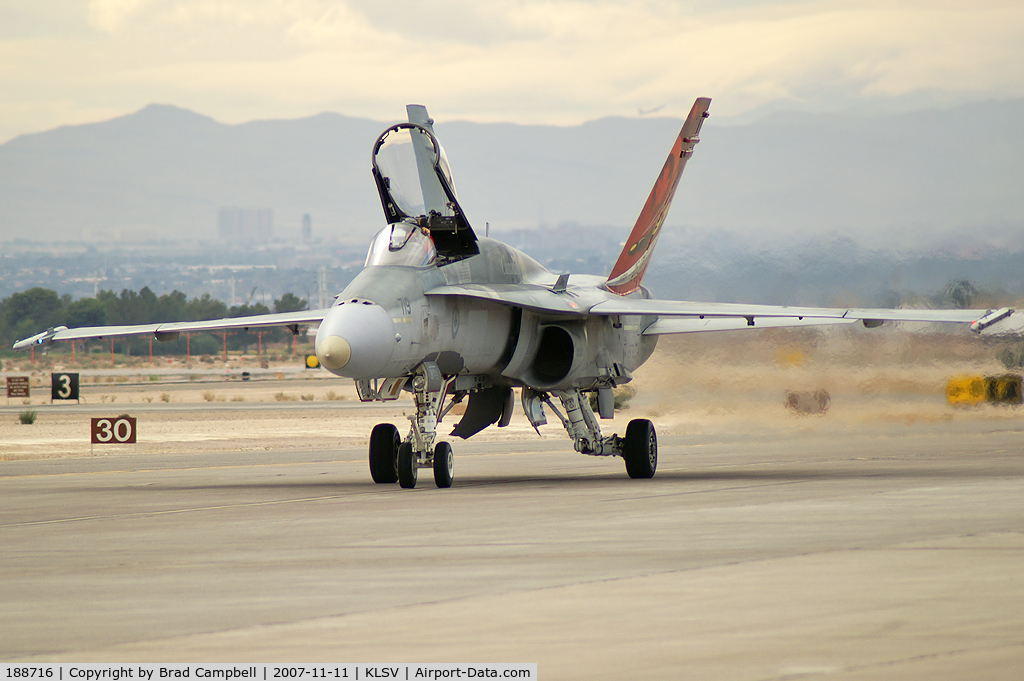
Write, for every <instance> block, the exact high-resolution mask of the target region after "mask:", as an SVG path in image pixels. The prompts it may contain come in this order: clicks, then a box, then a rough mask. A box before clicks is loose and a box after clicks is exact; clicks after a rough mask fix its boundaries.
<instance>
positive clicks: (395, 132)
mask: <svg viewBox="0 0 1024 681" xmlns="http://www.w3.org/2000/svg"><path fill="white" fill-rule="evenodd" d="M374 164H375V165H376V166H377V170H378V171H379V172H380V174H381V176H382V177H383V178H384V179H385V181H386V182H387V187H388V191H389V192H390V193H391V197H392V198H393V199H394V201H395V203H396V204H397V205H398V208H399V210H401V211H402V212H403V213H404V214H405V215H407V216H409V217H420V216H425V215H427V214H428V213H430V212H431V211H433V212H436V213H437V214H438V215H444V216H452V215H454V214H455V213H454V211H453V210H452V207H451V206H450V205H449V203H448V197H447V195H446V194H445V191H444V188H443V187H442V186H441V181H440V179H439V178H438V176H437V173H436V171H435V170H434V167H435V165H437V166H438V167H440V168H441V172H442V173H444V175H445V179H446V180H447V181H448V183H449V186H452V185H451V174H450V171H449V170H448V159H447V158H446V157H445V154H444V151H443V150H441V149H440V146H439V145H438V146H437V147H436V151H435V145H434V140H433V139H432V138H431V137H430V136H429V134H428V133H427V132H426V131H425V130H423V129H421V128H418V127H402V128H398V129H391V130H389V131H388V132H387V133H385V135H384V137H383V141H382V142H381V144H380V146H379V147H378V148H377V151H376V153H375V155H374ZM452 191H453V192H454V188H453V190H452Z"/></svg>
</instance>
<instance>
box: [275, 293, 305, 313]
mask: <svg viewBox="0 0 1024 681" xmlns="http://www.w3.org/2000/svg"><path fill="white" fill-rule="evenodd" d="M306 306H307V303H306V301H305V299H302V298H299V297H298V296H297V295H295V294H294V293H285V294H284V295H283V296H281V298H280V299H278V300H275V301H274V312H296V311H298V310H305V309H306Z"/></svg>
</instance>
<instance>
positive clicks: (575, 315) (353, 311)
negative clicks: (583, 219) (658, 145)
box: [14, 98, 1013, 487]
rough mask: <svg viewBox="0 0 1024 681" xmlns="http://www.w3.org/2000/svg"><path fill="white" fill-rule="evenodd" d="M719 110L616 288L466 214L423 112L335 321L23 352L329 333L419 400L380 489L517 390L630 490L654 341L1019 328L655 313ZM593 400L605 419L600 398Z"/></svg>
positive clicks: (436, 453) (365, 374) (333, 346)
mask: <svg viewBox="0 0 1024 681" xmlns="http://www.w3.org/2000/svg"><path fill="white" fill-rule="evenodd" d="M710 103H711V100H710V99H707V98H700V99H698V100H697V101H696V102H695V103H694V105H693V108H692V109H691V110H690V113H689V115H688V116H687V118H686V121H685V122H684V123H683V127H682V130H680V132H679V136H678V137H677V138H676V140H675V143H674V144H673V146H672V151H671V152H670V153H669V155H668V159H667V160H666V161H665V165H664V167H662V169H661V174H660V175H659V176H658V178H657V181H656V182H655V184H654V188H653V189H652V190H651V193H650V196H649V197H648V198H647V202H646V204H645V205H644V207H643V210H641V212H640V216H639V218H638V219H637V221H636V225H635V226H634V227H633V231H632V232H631V233H630V235H629V238H628V240H627V241H626V243H625V246H624V248H623V249H622V253H621V254H620V255H619V258H618V260H617V261H616V262H615V265H614V267H612V270H611V273H610V274H609V275H608V276H607V277H597V276H591V275H577V274H573V275H569V274H555V273H552V272H549V271H548V270H546V269H545V268H544V267H542V266H541V265H540V264H539V263H537V262H536V261H535V260H533V259H532V258H530V257H529V256H527V255H525V254H523V253H521V252H520V251H518V250H516V249H514V248H511V247H510V246H507V245H505V244H503V243H501V242H499V241H495V240H493V239H489V238H481V237H480V236H478V235H477V234H476V232H474V230H473V228H472V227H471V226H470V224H469V221H468V219H467V218H466V215H465V214H464V213H463V211H462V208H461V206H460V205H459V200H458V196H457V194H456V192H455V184H454V182H453V181H452V176H451V172H450V169H449V166H448V159H447V157H446V156H445V153H444V151H443V150H442V148H441V145H440V144H439V143H438V141H437V138H436V137H435V136H434V132H433V127H432V123H433V122H432V121H431V120H430V118H428V116H427V111H426V109H425V108H424V107H422V106H415V105H410V106H409V107H408V108H407V112H408V119H409V122H407V123H400V124H397V125H393V126H391V127H389V128H388V129H387V130H385V131H384V132H383V133H382V134H381V135H380V137H379V138H378V139H377V141H376V142H375V143H374V145H373V156H372V172H373V177H374V180H375V181H376V183H377V189H378V191H379V192H380V198H381V202H382V203H383V207H384V215H385V217H386V218H387V223H388V224H387V227H385V228H384V229H382V230H381V231H380V232H379V233H378V234H377V236H376V237H374V239H373V241H372V243H371V244H370V249H369V252H368V254H367V256H366V266H365V268H364V269H363V270H362V272H360V273H359V275H358V276H356V278H355V279H354V280H353V281H352V283H351V284H349V285H348V287H346V288H345V290H344V291H342V293H341V294H340V295H339V296H338V297H337V298H336V299H335V301H334V304H333V305H332V306H331V307H330V308H328V309H324V310H308V311H300V312H288V313H283V314H267V315H259V316H252V317H240V318H234V319H219V320H213V321H201V322H184V323H163V324H146V325H138V326H115V327H92V328H79V329H68V328H66V327H58V328H52V329H48V330H47V331H44V332H43V333H40V334H38V335H36V336H33V337H31V338H27V339H25V340H23V341H19V342H18V343H16V344H15V346H14V347H15V348H18V349H24V348H28V347H30V346H32V345H33V344H42V343H53V342H56V341H63V340H77V339H84V338H102V337H112V336H124V335H131V334H153V335H154V336H155V337H156V338H157V340H170V339H174V338H176V337H177V336H178V335H179V334H180V333H181V332H191V331H209V330H219V329H239V328H241V329H250V328H256V327H267V326H287V327H289V328H291V330H292V332H293V333H298V325H300V324H315V323H318V324H319V330H318V331H317V334H316V354H317V356H318V357H319V359H320V363H321V365H322V366H323V367H324V368H325V369H327V370H328V371H330V372H331V373H334V374H336V375H338V376H343V377H347V378H351V379H354V380H355V384H356V389H357V391H358V393H359V397H360V399H361V400H364V401H374V400H382V401H387V400H394V399H397V398H398V397H399V396H400V395H402V394H403V392H406V393H411V396H412V398H413V402H414V404H415V412H416V413H415V415H412V416H410V417H409V420H410V421H411V427H410V428H409V430H408V432H407V434H406V435H405V437H402V436H401V434H400V432H399V430H398V428H396V427H395V426H394V425H392V424H390V423H382V424H379V425H377V426H376V427H374V428H373V431H372V432H371V434H370V441H369V461H370V475H371V476H372V478H373V480H374V481H375V482H378V483H393V482H395V481H397V482H399V483H400V484H401V486H402V487H414V486H415V485H416V478H417V472H418V470H419V469H421V468H430V469H433V473H434V480H435V482H436V484H437V486H438V487H449V486H450V485H451V484H452V466H453V458H452V447H451V445H450V444H449V443H448V442H446V441H444V440H438V426H439V425H440V423H441V421H442V419H443V418H444V416H445V415H446V414H447V413H448V412H449V410H451V408H452V406H453V405H454V404H456V403H458V402H461V401H462V400H463V399H467V398H468V405H467V406H466V410H465V413H464V415H463V416H462V418H461V419H460V420H459V422H458V423H457V424H456V425H455V427H454V429H453V430H452V431H451V433H450V435H451V436H454V437H460V438H469V437H472V436H473V435H475V434H476V433H479V432H480V431H481V430H483V429H484V428H487V427H488V426H491V425H493V424H495V423H496V424H497V425H498V426H499V427H502V426H505V425H507V424H508V423H509V420H510V419H511V417H512V410H513V408H514V404H515V399H514V389H515V388H519V391H520V402H521V404H522V407H523V411H524V412H525V413H526V418H527V419H528V420H529V422H530V423H531V424H532V425H533V426H534V428H538V427H539V426H541V425H542V424H544V423H546V422H547V419H546V415H545V407H547V408H548V409H549V410H550V411H551V412H552V413H554V414H555V416H557V417H558V420H559V421H561V423H562V425H563V426H564V427H565V430H566V431H567V432H568V434H569V437H570V438H572V441H573V443H574V445H575V448H576V450H577V451H578V452H581V453H583V454H589V455H593V456H620V457H622V458H623V459H624V460H625V465H626V472H627V473H628V475H629V477H631V478H650V477H653V476H654V473H655V470H656V469H657V465H658V440H657V436H656V434H655V430H654V425H653V424H652V423H651V422H650V421H648V420H645V419H636V420H633V421H631V422H630V423H629V425H628V426H627V428H626V432H625V435H623V436H619V435H604V434H602V432H601V428H600V425H599V422H598V416H599V417H600V418H602V419H610V418H612V416H613V411H614V410H613V392H612V391H613V389H614V388H615V387H616V386H619V385H622V384H624V383H628V382H629V381H630V380H632V377H633V372H634V371H636V369H637V367H639V366H640V365H642V364H643V363H644V362H645V361H646V360H647V358H648V357H650V356H651V353H652V352H653V351H654V347H655V344H656V343H657V341H658V336H660V335H661V334H668V333H690V332H696V331H719V330H727V329H746V328H766V327H767V328H770V327H786V326H808V325H814V324H844V323H852V322H855V321H861V322H863V324H864V325H865V326H868V327H874V326H878V325H880V324H882V322H884V321H924V322H953V323H956V322H959V323H967V324H971V328H972V329H974V330H975V331H978V332H981V331H982V330H984V329H986V328H987V327H989V326H991V325H993V324H995V323H997V322H1000V321H1001V320H1003V319H1005V318H1007V317H1009V316H1010V315H1011V314H1012V313H1013V311H1012V310H1010V309H1008V308H1003V309H999V310H889V309H830V308H809V307H782V306H773V305H745V304H724V303H698V302H681V301H670V300H655V299H652V298H651V295H650V293H649V292H648V291H647V289H645V288H643V287H642V286H641V285H640V282H641V280H642V279H643V276H644V272H645V271H646V270H647V266H648V264H649V262H650V258H651V253H652V252H653V249H654V245H655V243H656V242H657V240H658V235H659V233H660V230H661V227H662V225H663V224H664V222H665V217H666V215H667V214H668V210H669V206H670V204H671V202H672V197H673V195H674V194H675V191H676V186H677V185H678V183H679V178H680V176H681V175H682V172H683V169H684V168H685V167H686V163H687V161H688V160H689V159H690V156H692V154H693V149H694V146H695V145H696V144H697V142H698V141H699V139H698V136H699V134H700V129H701V125H702V124H703V123H704V119H705V118H707V116H708V106H709V105H710ZM593 393H596V395H597V399H596V404H597V412H598V413H597V414H596V415H595V414H594V411H593V409H592V407H591V403H590V400H589V397H590V395H591V394H593Z"/></svg>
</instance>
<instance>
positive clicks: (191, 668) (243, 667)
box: [0, 663, 537, 681]
mask: <svg viewBox="0 0 1024 681" xmlns="http://www.w3.org/2000/svg"><path fill="white" fill-rule="evenodd" d="M536 678H537V665H536V664H507V663H495V664H487V663H484V664H408V663H407V664H363V663H360V664H354V663H346V664H309V665H297V664H289V665H281V664H255V665H253V664H184V663H183V664H135V665H125V664H98V663H90V664H70V663H59V664H16V663H15V664H11V663H0V681H11V680H14V679H18V680H19V681H21V680H24V679H42V680H43V681H124V680H126V679H131V680H132V681H162V680H166V681H170V680H172V679H189V680H190V681H191V680H193V679H198V680H200V681H205V680H206V679H214V680H216V681H236V680H237V679H243V680H248V679H253V680H258V681H278V680H284V679H325V680H333V679H346V680H347V679H352V681H362V680H363V679H404V680H405V681H409V680H410V679H428V680H430V681H438V680H440V679H536Z"/></svg>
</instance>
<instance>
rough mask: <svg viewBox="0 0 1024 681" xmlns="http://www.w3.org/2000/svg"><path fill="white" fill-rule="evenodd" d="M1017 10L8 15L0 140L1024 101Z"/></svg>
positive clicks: (406, 0)
mask: <svg viewBox="0 0 1024 681" xmlns="http://www.w3.org/2000/svg"><path fill="white" fill-rule="evenodd" d="M1021 44H1024V6H1021V4H1020V3H1019V2H1015V1H1010V0H974V1H972V2H966V1H961V0H938V1H934V0H930V1H927V2H925V1H922V0H897V1H893V2H863V1H857V0H805V1H790V2H782V1H776V0H729V1H726V2H721V1H719V2H711V0H690V1H688V2H686V1H684V2H663V1H658V0H620V1H617V2H609V1H603V0H519V1H518V2H513V3H507V2H501V3H499V2H486V1H480V0H473V1H470V0H447V1H441V0H344V1H342V0H295V1H293V2H288V3H280V2H262V1H259V0H219V1H218V2H216V3H209V2H204V1H203V0H91V1H89V2H82V1H81V0H49V1H48V2H46V3H29V2H25V1H24V0H0V55H2V56H0V143H2V142H5V141H7V140H10V139H12V138H14V137H16V136H19V135H23V134H28V133H35V132H41V131H44V130H49V129H53V128H56V127H59V126H62V125H72V124H80V123H86V122H96V121H102V120H107V119H110V118H113V117H116V116H121V115H125V114H128V113H131V112H133V111H137V110H139V109H141V108H143V107H144V106H146V105H147V104H150V103H154V102H156V103H166V104H173V105H175V106H180V107H184V108H188V109H191V110H194V111H199V112H202V113H204V114H206V115H209V116H211V117H213V118H214V119H216V120H218V121H222V122H225V123H239V122H244V121H250V120H265V119H282V118H298V117H304V116H311V115H315V114H317V113H320V112H323V111H334V112H338V113H342V114H345V115H350V116H359V117H365V118H370V119H374V120H393V119H394V118H395V117H396V113H395V112H401V111H402V110H403V109H402V107H403V106H404V104H406V103H408V102H413V101H415V102H420V103H424V104H427V105H428V106H429V107H430V110H431V113H432V114H433V115H434V116H435V117H437V118H438V119H439V120H446V121H453V120H469V121H478V122H493V121H509V122H515V123H544V124H558V125H568V124H575V123H579V122H582V121H586V120H593V119H597V118H601V117H604V116H609V115H620V116H637V115H640V114H639V112H640V111H641V110H642V111H648V110H654V109H656V108H658V107H663V108H661V109H660V110H658V115H661V116H675V117H679V116H682V115H684V114H685V112H686V110H687V109H688V107H689V105H690V103H692V101H693V99H694V97H696V96H710V97H713V98H714V99H715V105H714V106H715V115H716V116H718V117H720V118H721V119H725V118H729V117H740V118H742V117H744V116H746V117H749V116H752V115H755V114H756V113H758V112H762V111H765V110H771V109H778V108H793V109H801V110H808V111H835V110H857V111H869V110H873V109H876V110H882V111H893V110H907V109H914V108H926V107H931V106H938V107H945V106H951V105H955V104H959V103H964V102H972V101H980V100H990V99H996V100H1002V99H1013V98H1019V97H1022V96H1024V60H1021V59H1020V47H1019V46H1020V45H1021Z"/></svg>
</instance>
